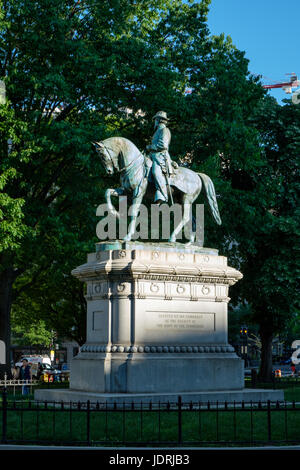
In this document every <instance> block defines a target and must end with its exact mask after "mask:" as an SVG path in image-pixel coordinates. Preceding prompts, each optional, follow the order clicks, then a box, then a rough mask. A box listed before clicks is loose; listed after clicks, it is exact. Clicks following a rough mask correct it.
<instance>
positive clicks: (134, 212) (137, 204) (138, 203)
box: [123, 195, 143, 242]
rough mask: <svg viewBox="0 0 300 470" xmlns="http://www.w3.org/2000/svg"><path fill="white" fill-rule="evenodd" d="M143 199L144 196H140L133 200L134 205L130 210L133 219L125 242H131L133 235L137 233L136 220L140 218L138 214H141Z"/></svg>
mask: <svg viewBox="0 0 300 470" xmlns="http://www.w3.org/2000/svg"><path fill="white" fill-rule="evenodd" d="M142 199H143V196H142V195H140V196H138V197H137V198H135V199H133V203H132V206H131V209H130V212H131V214H130V216H131V218H130V223H129V227H128V233H127V235H126V237H124V238H123V240H124V241H127V242H129V241H130V240H131V238H132V235H133V234H134V232H135V228H136V219H137V216H138V213H139V210H140V206H141V203H142Z"/></svg>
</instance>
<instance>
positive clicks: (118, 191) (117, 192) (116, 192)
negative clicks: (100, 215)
mask: <svg viewBox="0 0 300 470" xmlns="http://www.w3.org/2000/svg"><path fill="white" fill-rule="evenodd" d="M122 194H124V189H123V188H109V189H107V190H106V191H105V200H106V203H107V208H108V210H109V212H110V213H111V214H112V215H114V216H115V217H117V218H118V219H119V218H120V214H119V212H118V211H116V209H115V208H114V206H113V203H112V202H111V196H116V197H118V196H122Z"/></svg>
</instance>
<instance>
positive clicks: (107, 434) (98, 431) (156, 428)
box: [0, 384, 300, 446]
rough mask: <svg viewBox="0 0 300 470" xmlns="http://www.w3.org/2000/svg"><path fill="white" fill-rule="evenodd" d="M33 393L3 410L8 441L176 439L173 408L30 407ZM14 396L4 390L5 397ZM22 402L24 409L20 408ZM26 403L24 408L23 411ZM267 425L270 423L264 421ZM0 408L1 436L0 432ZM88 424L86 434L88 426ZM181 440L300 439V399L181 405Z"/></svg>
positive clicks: (298, 395) (298, 392)
mask: <svg viewBox="0 0 300 470" xmlns="http://www.w3.org/2000/svg"><path fill="white" fill-rule="evenodd" d="M32 398H33V397H32V396H29V397H27V398H23V399H22V400H20V396H16V397H15V399H16V403H15V405H14V406H15V408H14V409H11V404H10V405H9V409H8V411H7V441H18V442H39V443H45V444H46V443H58V444H63V443H65V444H67V443H69V444H70V443H74V444H75V443H78V444H86V443H87V440H88V439H89V442H90V443H91V444H94V445H96V444H97V443H102V444H103V443H107V444H108V445H115V446H118V445H123V444H124V443H126V444H127V445H130V444H131V445H135V444H142V443H143V444H145V443H146V444H149V446H151V444H154V443H155V444H158V443H161V444H165V443H169V444H176V443H177V442H178V413H177V411H175V410H170V411H167V410H164V411H161V412H158V411H149V410H147V411H146V410H143V411H141V410H137V411H131V410H124V411H108V412H106V411H105V410H101V411H97V410H91V412H90V414H89V416H88V414H87V412H86V411H85V410H80V411H79V410H78V409H73V410H70V409H68V408H66V407H65V408H64V409H61V408H60V407H59V408H55V409H53V408H51V407H50V406H49V405H48V409H45V408H44V406H43V405H40V407H39V409H38V410H36V409H30V406H32V407H34V406H35V405H34V404H32V405H30V399H32ZM13 399H14V397H12V396H9V397H8V400H9V402H10V400H13ZM285 399H286V400H288V401H293V400H295V401H299V402H300V387H299V384H297V387H296V386H293V387H291V386H289V387H288V388H287V389H286V390H285ZM22 408H23V409H22ZM24 409H26V411H24ZM268 425H269V426H268ZM1 426H2V415H1V411H0V438H1V435H2V428H1ZM88 428H89V435H88V432H87V429H88ZM181 435H182V443H183V444H192V445H200V446H201V445H220V444H221V445H222V444H224V445H225V444H226V445H229V446H230V445H234V444H237V445H238V444H240V445H242V444H245V443H247V444H251V443H253V444H255V443H267V442H279V441H282V442H293V443H297V442H298V443H299V442H300V405H298V404H296V406H295V407H294V409H293V408H292V407H290V406H287V407H286V409H285V407H284V406H282V407H281V408H280V409H276V407H275V406H274V408H273V407H272V409H271V413H270V414H268V411H267V409H266V408H264V409H262V410H257V409H253V410H252V411H251V410H250V409H244V410H241V409H240V408H236V410H233V409H228V410H227V411H225V410H222V409H219V410H218V411H216V410H215V409H211V410H209V411H208V410H206V409H204V407H203V409H201V410H200V412H199V410H193V411H190V410H189V411H182V432H181Z"/></svg>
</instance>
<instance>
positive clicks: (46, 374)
mask: <svg viewBox="0 0 300 470" xmlns="http://www.w3.org/2000/svg"><path fill="white" fill-rule="evenodd" d="M60 375H61V370H59V369H56V368H55V367H53V366H51V365H49V364H40V365H39V367H38V369H37V373H36V375H35V377H36V378H37V379H38V380H42V381H43V382H56V381H59V379H58V377H59V376H60ZM32 376H33V377H34V371H32Z"/></svg>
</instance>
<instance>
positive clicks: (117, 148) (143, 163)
mask: <svg viewBox="0 0 300 470" xmlns="http://www.w3.org/2000/svg"><path fill="white" fill-rule="evenodd" d="M153 120H154V130H155V132H154V135H153V137H152V141H151V144H150V145H148V146H147V147H146V150H147V151H148V152H149V156H147V155H145V154H143V153H142V152H140V150H139V149H138V148H137V147H136V146H135V145H134V144H133V143H132V142H131V141H130V140H128V139H126V138H124V137H110V138H108V139H105V140H103V141H100V142H94V143H93V144H94V146H95V148H96V151H97V153H98V155H99V156H100V158H101V162H102V164H103V166H104V168H105V170H106V173H107V174H108V175H113V174H114V173H118V174H120V183H121V185H120V187H119V188H109V189H107V190H106V192H105V198H106V202H107V206H108V209H109V211H110V212H111V213H112V214H113V215H114V216H115V217H120V216H119V213H118V212H117V211H116V209H115V208H114V206H113V204H112V201H111V197H112V196H116V197H118V196H122V195H128V196H130V197H131V199H132V212H131V219H130V223H129V228H128V233H127V235H126V236H125V238H124V239H123V240H124V241H129V240H131V238H132V236H133V234H134V232H135V228H136V221H137V216H138V213H139V208H140V205H141V203H142V201H143V198H144V197H145V196H146V197H148V198H149V197H152V198H153V191H154V203H155V204H161V203H169V202H171V204H173V203H174V202H175V203H179V204H181V205H182V206H183V217H182V220H181V221H180V223H179V224H178V225H177V226H176V227H175V228H174V230H173V232H172V234H171V237H170V239H169V242H176V238H177V236H178V234H179V233H180V231H181V230H182V229H183V227H184V226H185V225H186V223H187V222H188V221H189V219H190V213H191V206H192V204H193V203H194V202H195V201H196V199H197V198H198V196H199V194H200V192H201V189H202V187H203V188H204V193H205V196H206V200H207V202H208V205H209V208H210V211H211V213H212V216H213V218H214V220H215V221H216V223H217V224H218V225H221V223H222V222H221V217H220V214H219V209H218V204H217V199H216V193H215V188H214V185H213V182H212V180H211V179H210V178H209V177H208V176H207V175H205V174H204V173H196V172H194V171H192V170H189V169H188V168H185V167H181V166H178V165H177V163H176V162H174V161H172V160H171V157H170V154H169V144H170V140H171V133H170V130H169V129H168V127H167V123H168V117H167V114H166V113H165V112H164V111H159V112H158V113H156V115H155V116H154V117H153ZM195 235H196V232H195V230H194V229H193V230H192V231H191V234H190V239H189V240H188V242H187V244H192V243H194V241H195Z"/></svg>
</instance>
